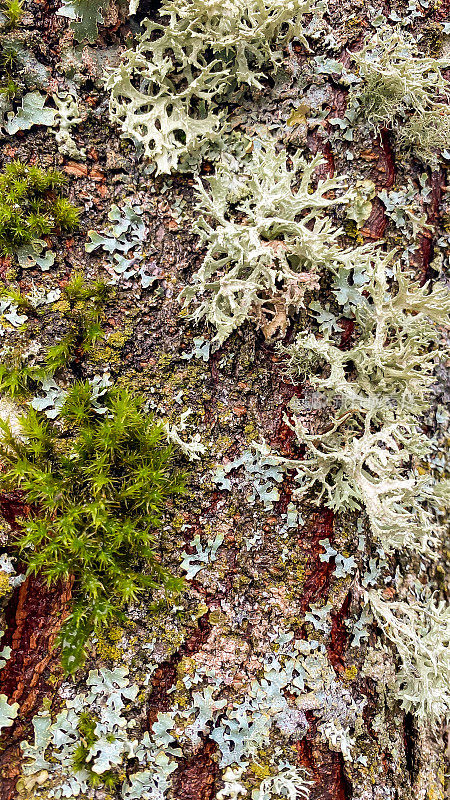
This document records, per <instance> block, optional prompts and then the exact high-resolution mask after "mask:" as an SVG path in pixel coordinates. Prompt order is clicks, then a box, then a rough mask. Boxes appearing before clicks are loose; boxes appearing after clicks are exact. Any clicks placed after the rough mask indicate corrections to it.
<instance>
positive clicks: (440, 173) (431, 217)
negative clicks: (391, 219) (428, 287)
mask: <svg viewBox="0 0 450 800" xmlns="http://www.w3.org/2000/svg"><path fill="white" fill-rule="evenodd" d="M430 186H431V201H430V202H429V203H428V204H427V206H426V211H427V224H428V225H429V226H430V229H431V230H425V231H424V232H423V233H422V234H421V237H420V259H421V264H420V266H421V270H422V283H426V282H427V281H428V280H430V278H432V272H433V270H432V268H431V262H432V260H433V258H434V245H433V239H434V237H435V235H436V228H437V226H438V224H439V220H440V216H441V202H442V194H443V192H444V191H445V174H444V170H442V169H437V170H434V171H433V172H432V173H431V178H430Z"/></svg>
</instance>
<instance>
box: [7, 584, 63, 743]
mask: <svg viewBox="0 0 450 800" xmlns="http://www.w3.org/2000/svg"><path fill="white" fill-rule="evenodd" d="M70 598H71V585H70V583H68V584H66V585H65V586H61V585H55V586H53V587H52V588H51V589H49V588H48V587H47V586H46V584H45V582H44V581H43V580H42V578H40V577H33V576H30V577H28V578H27V579H26V580H25V582H24V583H23V584H22V585H21V586H20V588H19V589H18V590H16V592H14V595H13V597H12V599H11V602H10V603H9V604H8V606H7V608H6V621H7V631H6V634H5V637H4V643H5V644H7V645H9V646H10V647H11V649H12V653H11V658H10V659H9V660H8V661H7V663H6V666H5V667H4V668H3V670H2V671H1V672H0V690H1V691H2V692H3V693H4V694H6V695H7V697H8V698H9V700H10V702H13V703H19V704H20V711H21V716H22V717H23V716H25V717H28V716H30V715H31V714H32V713H35V712H36V711H37V709H38V708H39V706H40V701H41V700H42V695H45V694H47V693H48V691H49V688H50V687H49V686H48V685H47V686H46V685H45V676H44V672H45V670H46V669H48V668H49V669H50V668H51V665H52V664H53V666H55V665H57V664H58V656H57V654H55V653H54V652H53V645H54V642H55V639H56V636H57V634H58V632H59V629H60V628H61V625H62V623H63V621H64V619H65V617H66V616H67V613H68V608H69V603H70ZM41 676H43V677H42V679H41ZM51 691H54V690H53V689H52V690H51ZM10 735H11V734H10Z"/></svg>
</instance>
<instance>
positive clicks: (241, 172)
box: [180, 140, 358, 347]
mask: <svg viewBox="0 0 450 800" xmlns="http://www.w3.org/2000/svg"><path fill="white" fill-rule="evenodd" d="M290 163H291V167H290V168H288V165H287V154H286V152H285V151H284V150H281V152H279V153H277V151H276V146H275V144H274V142H271V141H270V140H268V141H265V142H264V143H263V145H262V146H257V145H256V146H255V148H254V150H253V152H252V154H251V157H250V158H249V159H248V161H246V162H245V163H244V164H242V166H241V168H240V169H239V165H237V164H236V163H234V162H233V160H225V161H223V162H222V163H220V164H219V165H218V166H217V170H216V175H215V176H214V177H212V178H209V179H208V184H209V185H208V189H205V188H204V186H203V184H202V182H201V180H200V179H198V180H197V197H198V201H197V205H196V212H197V213H198V214H199V215H201V216H200V218H199V219H197V220H196V221H195V222H194V225H193V230H194V231H195V232H196V233H198V234H199V246H200V247H202V246H203V245H204V246H206V254H205V257H204V259H203V263H202V265H201V267H200V269H199V270H198V272H197V273H196V274H195V275H194V283H193V285H192V286H188V287H186V288H185V289H184V290H183V292H182V293H181V295H180V297H181V299H183V300H184V302H185V306H186V307H188V308H189V306H190V304H193V305H194V306H195V310H194V311H193V312H192V313H191V316H190V318H191V319H193V320H195V321H196V322H199V321H201V320H202V319H205V320H206V321H207V322H209V323H210V324H211V325H213V326H214V328H215V329H216V334H215V337H214V340H213V341H214V343H215V345H216V347H217V346H219V345H221V344H222V343H223V342H224V341H225V339H226V338H227V337H228V336H229V335H230V333H232V331H233V330H235V329H236V328H237V327H239V326H240V325H242V324H243V323H244V322H245V320H247V319H250V320H253V321H254V322H256V323H257V325H258V326H259V327H261V328H262V330H263V332H264V334H265V336H266V337H267V338H270V337H271V336H273V335H274V334H275V333H277V332H280V333H281V334H283V333H285V331H286V327H287V324H288V318H289V316H290V315H292V314H294V313H295V312H296V311H298V310H299V309H300V308H302V307H303V306H304V296H305V291H306V290H308V289H309V290H312V289H315V288H318V279H319V275H320V271H321V270H323V269H324V268H330V267H332V266H333V265H335V268H336V269H337V265H338V264H340V265H345V266H346V267H347V269H348V271H350V270H351V269H352V266H353V264H354V261H355V259H356V257H357V253H358V251H357V250H355V251H352V250H345V249H343V248H341V247H340V246H339V244H338V239H339V236H340V234H341V233H342V231H341V229H339V228H337V227H336V226H335V224H334V223H333V221H332V220H331V218H330V217H329V216H327V215H326V214H324V212H325V211H326V210H327V209H331V208H333V207H334V206H337V205H339V204H346V203H348V202H349V200H350V198H351V194H350V193H346V192H345V191H344V185H345V183H344V180H343V179H342V178H324V179H322V180H319V181H318V183H317V186H316V188H314V189H313V188H312V181H313V176H314V173H315V171H316V170H317V168H318V167H319V166H321V165H322V164H323V161H322V159H321V158H320V157H317V156H316V157H315V158H313V159H312V161H311V162H309V163H308V162H306V161H305V160H304V159H303V158H302V157H301V156H300V155H297V154H296V155H293V156H292V157H291V158H290ZM298 174H299V178H297V175H298Z"/></svg>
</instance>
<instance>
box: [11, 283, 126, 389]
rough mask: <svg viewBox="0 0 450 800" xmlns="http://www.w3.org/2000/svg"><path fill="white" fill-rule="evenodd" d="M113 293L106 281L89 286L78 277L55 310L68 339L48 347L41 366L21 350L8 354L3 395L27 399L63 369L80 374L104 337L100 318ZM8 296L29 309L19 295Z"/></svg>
mask: <svg viewBox="0 0 450 800" xmlns="http://www.w3.org/2000/svg"><path fill="white" fill-rule="evenodd" d="M110 291H111V290H110V287H109V286H107V285H106V284H105V283H103V282H102V281H92V282H90V283H89V282H87V281H85V280H84V278H83V276H82V275H74V276H73V277H72V279H71V280H70V281H69V283H68V284H67V285H66V286H65V288H64V289H63V295H62V298H61V301H59V302H58V303H55V305H54V307H53V309H54V310H57V311H60V312H63V315H64V318H65V320H66V323H67V327H66V332H65V334H64V336H63V337H62V338H61V339H60V341H59V342H57V343H56V344H54V345H52V346H51V347H49V348H48V351H47V354H46V356H45V360H44V363H42V364H39V365H34V364H28V363H27V361H26V359H24V357H23V355H22V353H21V352H20V350H18V349H14V350H11V351H10V352H9V353H6V354H5V355H4V357H3V363H2V364H0V392H5V393H7V394H9V395H10V397H12V398H17V397H23V396H26V395H27V394H28V393H29V392H30V391H33V390H35V389H36V388H37V386H38V384H39V383H42V382H43V381H44V380H46V379H48V378H51V377H53V375H54V374H55V372H57V371H58V370H59V369H61V368H62V367H65V366H72V367H73V368H74V371H75V372H78V369H79V361H80V360H81V359H82V358H83V357H84V356H85V355H86V354H87V353H90V352H91V351H92V349H93V347H94V345H95V344H96V342H98V341H99V340H100V339H102V338H103V335H104V334H103V331H102V329H101V326H100V315H101V312H102V310H103V307H104V305H105V303H106V301H107V299H108V297H109V294H110ZM6 296H8V297H11V298H12V299H13V300H14V302H15V303H16V304H17V306H18V308H28V307H29V304H28V302H27V300H26V298H24V297H22V295H20V293H18V292H14V291H8V292H7V293H6Z"/></svg>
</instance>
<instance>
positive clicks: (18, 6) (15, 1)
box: [1, 0, 23, 28]
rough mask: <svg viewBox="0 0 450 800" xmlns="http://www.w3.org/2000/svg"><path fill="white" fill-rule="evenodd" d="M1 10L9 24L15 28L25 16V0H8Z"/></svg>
mask: <svg viewBox="0 0 450 800" xmlns="http://www.w3.org/2000/svg"><path fill="white" fill-rule="evenodd" d="M1 10H2V12H3V14H4V15H5V17H6V19H7V21H8V26H9V27H10V28H15V27H16V26H17V25H18V24H19V22H20V20H21V19H22V16H23V0H6V2H5V3H3V5H2V8H1Z"/></svg>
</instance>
